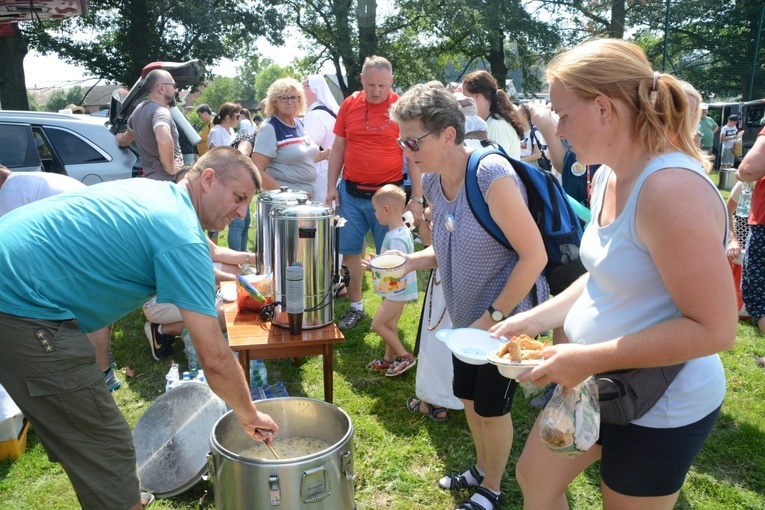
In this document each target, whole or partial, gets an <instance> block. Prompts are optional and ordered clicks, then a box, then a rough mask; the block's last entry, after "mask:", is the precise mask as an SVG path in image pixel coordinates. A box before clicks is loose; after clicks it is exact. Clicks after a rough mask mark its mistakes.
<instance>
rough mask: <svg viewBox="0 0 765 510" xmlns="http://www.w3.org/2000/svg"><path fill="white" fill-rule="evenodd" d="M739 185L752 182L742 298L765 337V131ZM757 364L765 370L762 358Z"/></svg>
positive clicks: (743, 165) (741, 171)
mask: <svg viewBox="0 0 765 510" xmlns="http://www.w3.org/2000/svg"><path fill="white" fill-rule="evenodd" d="M736 177H738V179H739V180H740V181H742V182H755V186H754V191H753V193H752V205H751V209H750V213H749V232H750V233H749V240H748V241H747V243H746V255H745V256H744V271H743V275H742V278H741V296H742V297H743V298H744V304H745V305H746V309H747V310H748V311H749V315H750V316H751V317H752V320H753V321H754V322H755V323H757V326H759V328H760V331H762V332H763V334H765V180H764V179H763V177H765V128H763V130H762V131H760V134H758V135H757V140H756V141H755V142H754V145H753V146H752V148H751V149H750V150H749V152H747V153H746V157H745V158H744V160H743V161H742V162H741V164H740V165H739V167H738V171H737V172H736ZM757 363H758V364H759V365H760V366H761V367H763V368H765V358H759V359H758V360H757Z"/></svg>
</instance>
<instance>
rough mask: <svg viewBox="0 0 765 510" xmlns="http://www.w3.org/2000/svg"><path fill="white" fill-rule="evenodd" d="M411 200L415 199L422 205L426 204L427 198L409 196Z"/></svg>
mask: <svg viewBox="0 0 765 510" xmlns="http://www.w3.org/2000/svg"><path fill="white" fill-rule="evenodd" d="M409 200H414V201H415V202H417V203H418V204H420V205H425V200H423V199H422V197H409Z"/></svg>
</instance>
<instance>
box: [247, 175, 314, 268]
mask: <svg viewBox="0 0 765 510" xmlns="http://www.w3.org/2000/svg"><path fill="white" fill-rule="evenodd" d="M298 200H308V193H306V192H305V191H293V190H290V189H288V188H287V187H286V186H282V187H281V188H279V189H278V190H272V191H261V192H260V194H259V195H258V201H257V207H256V213H255V218H256V229H255V252H256V254H257V258H256V265H257V269H258V273H260V274H270V273H273V268H274V242H273V232H274V230H273V224H272V223H271V211H272V210H274V209H276V208H280V207H286V206H288V205H296V204H297V203H298Z"/></svg>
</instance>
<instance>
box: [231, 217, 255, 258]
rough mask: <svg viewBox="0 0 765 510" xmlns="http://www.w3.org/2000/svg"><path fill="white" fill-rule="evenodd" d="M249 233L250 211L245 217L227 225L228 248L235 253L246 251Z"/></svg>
mask: <svg viewBox="0 0 765 510" xmlns="http://www.w3.org/2000/svg"><path fill="white" fill-rule="evenodd" d="M249 231H250V210H249V209H247V216H245V217H244V218H236V219H235V220H233V221H232V222H231V223H229V225H228V247H229V248H231V249H232V250H236V251H247V241H248V237H249Z"/></svg>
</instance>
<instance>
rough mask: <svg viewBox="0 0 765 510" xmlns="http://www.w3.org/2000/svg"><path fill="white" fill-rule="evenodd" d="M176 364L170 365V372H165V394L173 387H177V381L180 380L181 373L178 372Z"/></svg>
mask: <svg viewBox="0 0 765 510" xmlns="http://www.w3.org/2000/svg"><path fill="white" fill-rule="evenodd" d="M179 370H180V369H179V367H178V363H173V364H172V365H170V370H169V371H168V372H167V375H166V376H165V379H167V384H166V385H165V392H168V391H170V390H172V389H173V388H174V387H175V386H177V385H178V381H179V380H180V378H181V373H180V371H179Z"/></svg>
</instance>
